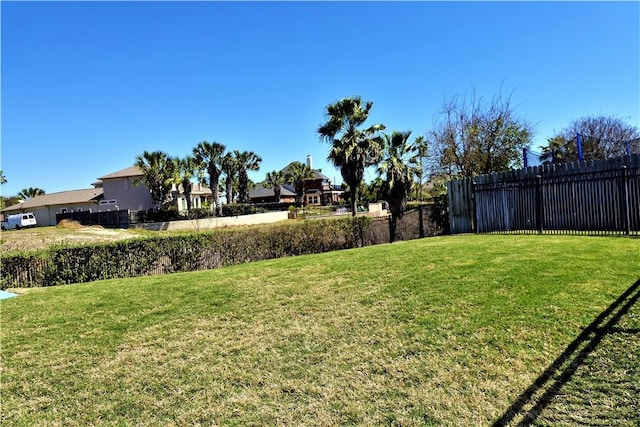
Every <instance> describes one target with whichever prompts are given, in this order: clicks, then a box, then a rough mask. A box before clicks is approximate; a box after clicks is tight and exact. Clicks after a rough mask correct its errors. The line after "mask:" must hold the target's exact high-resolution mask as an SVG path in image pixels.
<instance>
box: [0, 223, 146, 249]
mask: <svg viewBox="0 0 640 427" xmlns="http://www.w3.org/2000/svg"><path fill="white" fill-rule="evenodd" d="M144 233H145V231H144V230H134V229H127V230H125V229H113V228H103V227H100V226H81V225H77V224H75V223H73V222H67V223H66V225H65V224H62V225H60V226H57V227H36V228H23V229H21V230H7V231H3V232H2V233H0V243H1V244H0V254H6V253H9V252H13V251H27V250H34V249H44V248H48V247H51V246H55V245H72V244H73V245H75V244H83V243H99V242H113V241H116V240H120V239H127V238H131V237H137V236H141V235H143V234H144Z"/></svg>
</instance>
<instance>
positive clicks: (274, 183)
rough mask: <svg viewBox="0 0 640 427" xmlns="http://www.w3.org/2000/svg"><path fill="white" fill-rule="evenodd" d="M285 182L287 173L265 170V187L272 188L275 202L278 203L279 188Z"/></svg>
mask: <svg viewBox="0 0 640 427" xmlns="http://www.w3.org/2000/svg"><path fill="white" fill-rule="evenodd" d="M286 182H287V175H286V174H285V173H284V172H282V171H271V172H267V176H266V177H265V179H264V184H263V185H264V187H265V188H273V196H274V199H275V201H276V203H280V189H281V186H282V184H285V183H286Z"/></svg>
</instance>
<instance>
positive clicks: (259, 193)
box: [249, 156, 344, 206]
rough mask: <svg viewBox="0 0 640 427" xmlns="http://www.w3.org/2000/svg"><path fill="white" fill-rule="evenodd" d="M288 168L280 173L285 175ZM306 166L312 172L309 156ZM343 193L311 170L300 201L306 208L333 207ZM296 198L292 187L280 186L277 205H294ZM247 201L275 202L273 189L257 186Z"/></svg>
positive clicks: (338, 187) (317, 172)
mask: <svg viewBox="0 0 640 427" xmlns="http://www.w3.org/2000/svg"><path fill="white" fill-rule="evenodd" d="M289 166H291V163H289V164H288V165H287V166H285V167H284V168H282V170H281V172H285V173H286V172H287V170H288V169H289ZM307 166H308V167H309V168H310V169H312V170H313V166H312V162H311V156H307ZM343 192H344V190H343V189H342V186H336V185H333V184H332V183H331V179H330V178H329V177H328V176H326V175H324V174H322V173H321V172H320V171H319V170H313V178H311V179H308V180H306V181H305V183H304V194H303V195H302V196H303V197H302V199H303V200H304V203H305V205H307V206H309V205H314V206H327V205H333V204H336V203H338V202H339V201H340V199H341V196H342V193H343ZM296 197H297V194H296V192H295V188H294V187H293V186H292V185H290V184H284V185H282V186H281V189H280V201H279V203H294V202H295V201H296ZM249 200H250V201H251V203H265V202H275V194H274V191H273V189H270V188H265V187H264V186H262V185H261V184H258V185H257V186H256V187H255V188H254V189H253V190H252V191H250V192H249Z"/></svg>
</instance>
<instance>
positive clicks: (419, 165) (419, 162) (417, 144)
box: [409, 135, 429, 204]
mask: <svg viewBox="0 0 640 427" xmlns="http://www.w3.org/2000/svg"><path fill="white" fill-rule="evenodd" d="M413 146H414V149H415V151H416V154H415V155H414V156H413V157H411V159H410V160H409V161H410V163H411V164H412V165H413V166H414V167H415V168H414V170H415V174H416V178H418V200H420V204H422V179H423V178H424V159H425V157H427V156H428V154H429V152H428V146H427V141H426V140H425V139H424V136H422V135H420V136H418V137H417V138H416V139H415V141H414V143H413Z"/></svg>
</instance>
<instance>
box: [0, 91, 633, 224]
mask: <svg viewBox="0 0 640 427" xmlns="http://www.w3.org/2000/svg"><path fill="white" fill-rule="evenodd" d="M372 107H373V102H371V101H366V102H365V101H363V100H362V98H361V97H359V96H356V97H351V98H344V99H341V100H338V101H335V102H333V103H331V104H329V105H327V106H326V107H325V118H326V122H325V123H322V124H321V125H319V126H318V128H317V134H318V135H319V138H320V140H321V141H324V142H326V143H329V144H330V148H329V151H328V156H327V158H328V160H329V161H330V162H331V163H332V164H333V165H334V166H335V167H336V168H337V169H338V170H339V171H340V173H341V176H342V178H343V182H344V184H345V186H346V189H347V191H346V193H345V196H346V197H345V198H346V199H347V200H348V202H349V204H350V207H351V212H352V214H353V215H355V214H356V212H357V204H358V201H359V200H360V201H361V200H363V199H368V200H380V199H382V200H386V201H387V202H388V204H389V208H390V211H391V213H392V218H393V220H395V219H397V218H399V217H400V216H401V215H402V211H403V210H404V208H405V206H406V203H407V199H408V197H409V196H410V195H412V196H413V197H414V198H418V199H419V200H422V190H423V180H424V178H429V179H431V180H433V179H434V178H437V177H442V180H443V181H444V180H448V179H455V178H459V177H469V176H475V175H480V174H487V173H492V172H502V171H506V170H510V169H512V168H519V167H522V165H523V159H522V152H523V149H524V148H526V147H529V146H530V145H531V141H532V136H533V126H532V125H531V124H530V123H529V121H528V120H526V119H525V118H522V117H521V116H519V115H518V114H517V112H516V109H515V108H514V106H513V105H512V102H511V97H510V96H507V97H505V96H503V95H502V94H501V93H500V94H498V95H496V96H494V97H493V98H491V99H490V100H488V101H487V100H485V99H483V98H477V97H476V96H475V93H474V94H472V96H470V97H467V96H464V97H461V96H458V95H456V96H454V97H452V98H450V99H449V100H447V101H445V102H444V103H443V105H442V107H441V109H440V114H439V120H438V121H437V122H436V124H435V125H434V127H433V129H432V130H431V131H428V132H426V133H425V134H424V135H419V136H417V137H416V138H414V139H413V141H410V138H411V133H412V132H411V131H410V130H403V131H397V130H394V131H392V132H385V131H386V126H385V125H384V124H373V125H365V123H366V121H367V119H368V117H369V113H370V111H371V109H372ZM540 149H541V151H542V152H541V154H540V160H541V161H542V162H544V163H550V162H551V163H559V162H570V161H575V160H578V151H580V149H581V153H580V154H581V155H582V158H583V159H584V160H595V159H605V158H611V157H617V156H620V155H624V154H628V153H630V152H632V153H640V133H639V132H638V129H637V128H636V127H634V126H631V125H629V124H627V123H625V122H624V121H623V120H621V119H619V118H616V117H611V116H595V117H583V118H580V119H578V120H575V121H573V122H571V123H570V124H569V125H568V126H567V127H566V128H564V129H562V130H561V131H559V132H557V133H556V134H555V135H553V136H552V137H550V138H548V140H547V144H546V145H545V146H541V147H540ZM261 161H262V158H261V157H260V156H259V155H257V154H256V153H254V152H252V151H242V152H241V151H238V150H232V151H231V150H230V151H227V148H226V146H225V145H223V144H220V143H218V142H207V141H202V142H200V143H198V144H197V146H196V147H194V148H193V150H192V153H191V154H190V155H188V156H185V157H183V158H177V157H171V156H169V155H168V154H167V153H165V152H163V151H153V152H147V151H145V152H144V153H143V154H141V155H139V156H136V163H135V165H136V166H137V167H138V168H139V169H140V170H141V171H142V172H143V178H142V179H141V180H139V183H142V182H144V183H145V184H146V185H147V186H148V187H149V189H150V190H151V197H152V200H153V204H154V209H156V210H159V209H166V208H168V206H169V204H170V203H171V201H172V198H171V191H172V188H173V185H176V186H182V190H183V193H184V195H185V198H186V202H187V210H191V190H192V182H193V181H194V180H195V181H197V182H200V183H202V184H204V185H207V186H208V187H209V188H210V189H211V191H212V193H213V204H214V206H213V208H214V212H216V213H217V214H221V203H220V197H219V195H220V191H221V188H224V192H225V195H226V202H227V204H231V203H234V202H238V203H247V202H248V201H249V190H250V188H251V187H252V185H254V184H253V183H252V182H251V181H250V179H249V177H248V172H249V171H256V170H258V169H259V166H260V163H261ZM370 167H374V168H375V169H376V171H377V177H376V178H375V179H374V180H373V181H372V182H370V183H368V184H367V183H365V182H364V173H365V170H367V169H368V168H370ZM311 178H313V171H312V170H311V169H310V168H309V167H308V166H307V165H305V164H303V163H301V162H293V163H292V164H290V165H289V167H288V168H287V170H282V171H275V170H274V171H271V172H269V173H267V174H266V176H265V179H264V181H263V182H262V184H263V185H264V186H265V187H266V188H272V189H273V190H274V196H275V199H276V200H279V198H280V189H281V186H282V185H283V184H287V183H288V184H291V185H292V186H294V188H295V191H296V194H297V195H298V200H297V202H298V203H303V199H302V197H303V193H304V181H305V180H307V179H311ZM0 182H2V183H5V182H6V178H5V177H4V174H2V173H1V171H0ZM221 186H222V187H221ZM39 194H44V191H43V190H41V189H38V188H29V189H24V190H22V191H21V193H20V194H19V195H18V196H16V197H17V198H18V199H20V198H22V199H28V198H31V197H34V196H36V195H39ZM5 201H6V200H5V198H3V202H5ZM5 205H6V204H5Z"/></svg>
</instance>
